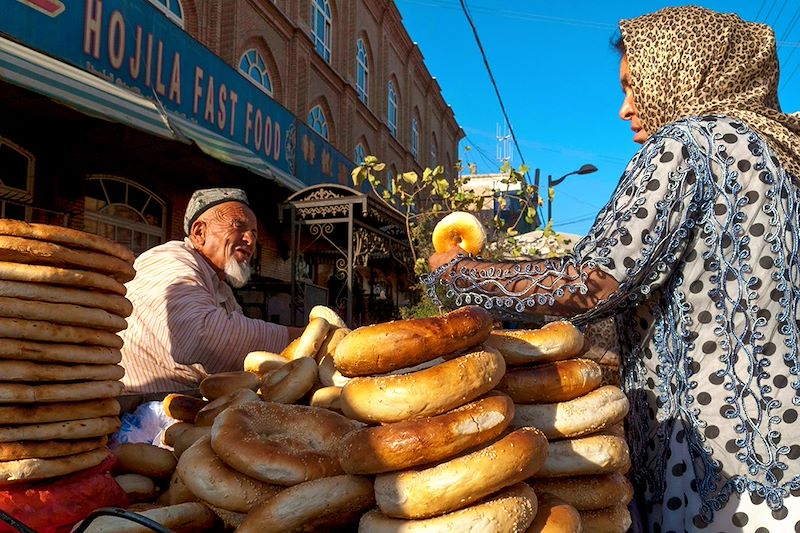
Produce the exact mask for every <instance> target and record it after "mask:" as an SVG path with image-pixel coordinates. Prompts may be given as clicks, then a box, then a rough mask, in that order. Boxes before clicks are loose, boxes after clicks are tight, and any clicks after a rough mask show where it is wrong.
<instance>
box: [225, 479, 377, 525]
mask: <svg viewBox="0 0 800 533" xmlns="http://www.w3.org/2000/svg"><path fill="white" fill-rule="evenodd" d="M374 505H375V493H374V491H373V488H372V480H371V479H370V478H368V477H362V476H350V475H341V476H332V477H325V478H320V479H313V480H311V481H306V482H305V483H300V484H298V485H295V486H293V487H289V488H287V489H284V490H283V491H281V492H280V493H279V494H277V495H275V496H273V497H272V498H270V499H269V500H265V501H264V502H263V503H261V504H259V505H257V506H256V507H254V508H253V509H252V510H251V511H250V512H249V513H248V514H247V518H246V519H245V521H244V522H243V523H242V525H240V526H239V527H238V528H237V529H236V533H261V532H263V531H280V532H281V533H294V532H298V533H299V532H305V531H331V530H338V529H337V528H339V527H342V526H346V525H347V524H352V523H354V522H357V521H358V518H359V517H360V516H361V515H362V514H363V513H364V511H366V510H368V509H369V508H371V507H373V506H374Z"/></svg>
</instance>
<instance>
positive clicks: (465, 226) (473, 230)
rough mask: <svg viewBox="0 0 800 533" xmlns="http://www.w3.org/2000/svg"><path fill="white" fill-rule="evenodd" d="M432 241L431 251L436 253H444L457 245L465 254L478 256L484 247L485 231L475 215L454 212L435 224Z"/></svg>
mask: <svg viewBox="0 0 800 533" xmlns="http://www.w3.org/2000/svg"><path fill="white" fill-rule="evenodd" d="M432 240H433V249H434V250H436V252H437V253H441V252H446V251H447V250H449V249H450V248H452V247H453V246H456V245H458V246H460V247H461V248H463V249H464V251H465V252H467V253H469V254H472V255H478V254H479V253H481V251H482V250H483V247H484V246H486V230H485V229H484V227H483V224H481V221H480V220H478V219H477V218H476V217H475V215H473V214H471V213H467V212H465V211H455V212H453V213H450V214H449V215H447V216H446V217H444V218H443V219H441V220H440V221H439V222H438V223H437V224H436V226H435V227H434V228H433V235H432Z"/></svg>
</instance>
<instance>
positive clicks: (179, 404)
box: [162, 393, 208, 423]
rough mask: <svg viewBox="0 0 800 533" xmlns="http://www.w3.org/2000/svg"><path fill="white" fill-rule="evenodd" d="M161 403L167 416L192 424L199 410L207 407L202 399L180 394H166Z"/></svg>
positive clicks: (206, 403)
mask: <svg viewBox="0 0 800 533" xmlns="http://www.w3.org/2000/svg"><path fill="white" fill-rule="evenodd" d="M162 403H163V405H164V413H166V415H167V416H169V417H172V418H174V419H176V420H182V421H184V422H192V423H193V422H194V418H195V417H196V416H197V413H198V412H199V411H200V409H202V408H203V407H205V406H206V405H208V402H207V401H206V400H204V399H202V398H195V397H194V396H188V395H186V394H180V393H172V394H167V395H166V396H165V397H164V399H163V400H162Z"/></svg>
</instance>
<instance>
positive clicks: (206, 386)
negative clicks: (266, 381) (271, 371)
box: [200, 371, 260, 401]
mask: <svg viewBox="0 0 800 533" xmlns="http://www.w3.org/2000/svg"><path fill="white" fill-rule="evenodd" d="M259 385H260V383H259V379H258V376H257V375H256V374H254V373H252V372H244V371H234V372H219V373H217V374H211V375H209V376H206V377H205V378H204V379H203V381H201V382H200V394H202V395H203V397H204V398H207V399H208V400H211V401H213V400H216V399H217V398H221V397H222V396H225V395H226V394H230V393H232V392H235V391H237V390H239V389H250V390H252V391H256V390H258V386H259Z"/></svg>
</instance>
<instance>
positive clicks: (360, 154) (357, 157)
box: [353, 143, 367, 165]
mask: <svg viewBox="0 0 800 533" xmlns="http://www.w3.org/2000/svg"><path fill="white" fill-rule="evenodd" d="M353 157H354V159H353V161H354V162H355V164H356V165H360V164H361V163H363V162H364V158H365V157H367V151H366V150H365V149H364V145H363V144H361V143H358V144H357V145H356V148H355V150H353Z"/></svg>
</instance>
